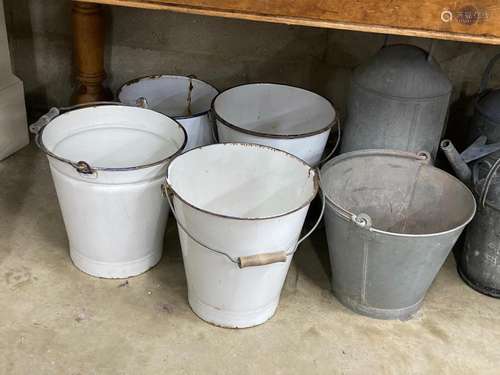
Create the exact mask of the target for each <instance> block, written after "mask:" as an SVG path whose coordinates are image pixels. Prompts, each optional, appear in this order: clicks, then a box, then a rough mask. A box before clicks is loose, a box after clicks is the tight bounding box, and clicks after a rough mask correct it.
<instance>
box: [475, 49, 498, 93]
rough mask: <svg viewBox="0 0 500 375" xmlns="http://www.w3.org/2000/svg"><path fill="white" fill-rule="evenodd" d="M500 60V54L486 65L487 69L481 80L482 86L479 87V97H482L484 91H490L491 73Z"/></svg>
mask: <svg viewBox="0 0 500 375" xmlns="http://www.w3.org/2000/svg"><path fill="white" fill-rule="evenodd" d="M498 60H500V53H499V54H497V55H495V56H494V57H493V58H492V59H491V60H490V62H489V63H488V65H486V69H485V70H484V73H483V77H482V78H481V84H480V85H479V95H481V94H482V93H483V92H484V91H486V90H487V89H488V84H489V83H490V78H491V71H492V70H493V66H494V65H495V64H496V63H497V61H498Z"/></svg>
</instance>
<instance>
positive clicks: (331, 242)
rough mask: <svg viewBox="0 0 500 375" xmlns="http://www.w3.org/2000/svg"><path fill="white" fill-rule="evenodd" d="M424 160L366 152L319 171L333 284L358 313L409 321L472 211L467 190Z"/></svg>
mask: <svg viewBox="0 0 500 375" xmlns="http://www.w3.org/2000/svg"><path fill="white" fill-rule="evenodd" d="M430 162H431V160H430V156H429V155H428V154H426V153H419V154H412V153H408V152H403V151H392V150H365V151H355V152H349V153H346V154H342V155H340V156H338V157H336V158H334V159H332V160H331V161H330V162H328V163H327V164H326V165H324V166H323V168H322V169H321V188H322V190H323V191H324V193H325V197H326V202H327V205H326V211H325V221H326V233H327V239H328V247H329V251H330V260H331V265H332V289H333V293H334V295H335V296H336V297H337V298H338V299H339V300H340V302H342V303H343V304H344V305H345V306H347V307H349V308H350V309H352V310H354V311H355V312H357V313H360V314H363V315H367V316H370V317H373V318H379V319H402V320H404V319H408V318H409V317H410V316H411V315H412V314H414V313H415V312H416V311H417V310H418V309H419V308H420V306H421V304H422V301H423V299H424V296H425V294H426V292H427V289H428V288H429V286H430V285H431V284H432V281H433V280H434V278H435V277H436V275H437V273H438V271H439V269H440V268H441V266H442V265H443V263H444V261H445V260H446V257H447V256H448V254H449V252H450V250H451V248H452V247H453V245H454V244H455V242H456V240H457V239H458V237H459V235H460V233H461V232H462V230H463V229H464V227H465V226H466V225H467V223H468V222H469V221H470V220H471V219H472V218H473V216H474V213H475V211H476V202H475V200H474V197H473V195H472V193H471V192H470V190H469V189H468V188H467V187H466V186H465V185H464V184H463V183H461V182H460V181H459V180H458V179H456V178H455V177H453V176H451V175H449V174H448V173H446V172H444V171H442V170H440V169H438V168H435V167H433V166H432V165H431V164H430Z"/></svg>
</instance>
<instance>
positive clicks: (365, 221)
mask: <svg viewBox="0 0 500 375" xmlns="http://www.w3.org/2000/svg"><path fill="white" fill-rule="evenodd" d="M415 158H416V159H417V160H418V161H420V162H421V163H423V164H430V163H431V162H432V156H431V154H430V153H429V152H428V151H418V152H417V153H416V154H415ZM498 160H499V161H500V159H498ZM318 176H319V179H320V185H321V173H318ZM326 200H327V199H326V197H325V196H324V195H323V202H324V203H325V202H326ZM328 204H329V206H330V207H332V208H333V210H334V211H335V213H336V214H337V215H340V216H341V217H342V218H343V219H344V220H346V221H348V222H352V223H353V224H355V225H357V226H358V227H360V228H363V229H366V230H369V231H371V230H376V229H374V228H372V225H373V221H372V218H371V217H370V215H368V214H367V213H364V212H363V213H359V214H357V215H356V214H354V213H352V212H350V211H348V210H346V209H345V208H343V207H342V206H340V205H338V204H336V203H335V202H333V201H328Z"/></svg>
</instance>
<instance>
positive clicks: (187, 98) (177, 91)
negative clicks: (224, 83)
mask: <svg viewBox="0 0 500 375" xmlns="http://www.w3.org/2000/svg"><path fill="white" fill-rule="evenodd" d="M217 94H218V91H217V90H216V89H215V88H214V87H213V86H211V85H209V84H208V83H206V82H203V81H200V80H198V79H195V78H189V77H183V76H170V75H162V76H152V77H145V78H141V79H138V80H134V81H132V82H130V83H126V84H125V85H123V86H122V88H121V89H120V92H119V94H118V100H119V101H120V102H122V103H124V104H127V105H137V99H139V98H141V97H142V98H145V99H146V101H147V103H148V108H149V109H153V110H155V111H158V112H161V113H163V114H165V115H167V116H170V117H190V116H197V115H200V114H204V113H206V112H208V111H209V110H210V106H211V104H212V100H213V98H214V97H215V96H216V95H217Z"/></svg>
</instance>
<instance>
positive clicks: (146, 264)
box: [69, 249, 162, 279]
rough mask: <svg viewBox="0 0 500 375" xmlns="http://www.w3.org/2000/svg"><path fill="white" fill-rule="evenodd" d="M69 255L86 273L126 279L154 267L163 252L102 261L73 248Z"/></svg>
mask: <svg viewBox="0 0 500 375" xmlns="http://www.w3.org/2000/svg"><path fill="white" fill-rule="evenodd" d="M69 255H70V257H71V260H72V261H73V264H74V265H75V266H76V267H77V268H78V269H79V270H81V271H82V272H85V273H86V274H89V275H91V276H95V277H102V278H106V279H124V278H127V277H131V276H137V275H140V274H141V273H144V272H146V271H147V270H149V269H150V268H152V267H154V266H155V265H156V264H157V263H158V262H159V261H160V259H161V255H162V253H161V251H155V252H152V253H150V254H149V255H147V256H145V257H144V258H141V259H137V260H133V261H131V262H100V261H97V260H93V259H90V258H88V257H86V256H84V255H82V253H80V252H78V251H76V250H73V249H70V252H69Z"/></svg>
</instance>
